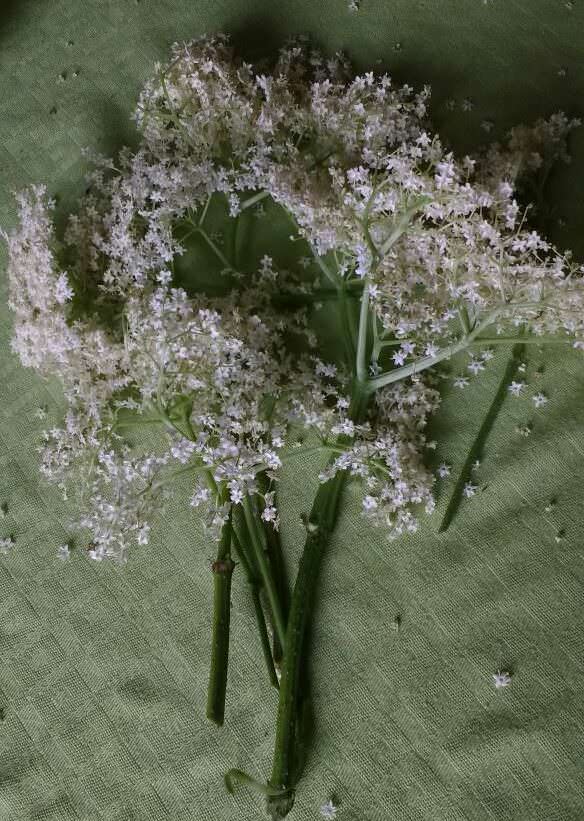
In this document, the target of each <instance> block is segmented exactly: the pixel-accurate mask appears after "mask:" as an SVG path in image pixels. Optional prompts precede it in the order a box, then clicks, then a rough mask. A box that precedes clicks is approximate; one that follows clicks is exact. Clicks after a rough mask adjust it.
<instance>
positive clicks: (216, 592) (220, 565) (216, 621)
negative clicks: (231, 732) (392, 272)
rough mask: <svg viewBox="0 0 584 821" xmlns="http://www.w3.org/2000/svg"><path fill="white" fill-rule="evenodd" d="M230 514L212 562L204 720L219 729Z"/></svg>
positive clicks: (224, 679) (226, 643)
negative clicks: (205, 715)
mask: <svg viewBox="0 0 584 821" xmlns="http://www.w3.org/2000/svg"><path fill="white" fill-rule="evenodd" d="M230 547H231V514H230V515H229V519H228V520H227V522H225V524H224V525H223V529H222V531H221V540H220V542H219V547H218V549H217V559H216V561H214V562H213V637H212V644H211V667H210V670H209V687H208V690H207V718H209V719H210V720H211V721H213V722H215V724H217V725H218V726H219V727H221V725H222V724H223V719H224V716H225V693H226V690H227V667H228V662H229V623H230V616H231V577H232V575H233V568H234V567H235V565H234V563H233V561H232V560H231V553H230Z"/></svg>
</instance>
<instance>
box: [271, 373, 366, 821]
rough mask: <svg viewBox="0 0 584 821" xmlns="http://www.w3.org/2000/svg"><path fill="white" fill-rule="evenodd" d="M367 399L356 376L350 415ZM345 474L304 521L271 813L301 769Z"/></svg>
mask: <svg viewBox="0 0 584 821" xmlns="http://www.w3.org/2000/svg"><path fill="white" fill-rule="evenodd" d="M367 403H368V396H367V394H366V393H365V392H364V391H363V386H362V385H361V384H360V383H357V382H356V383H355V386H354V389H353V401H352V403H351V408H350V410H349V413H350V416H351V418H352V419H353V420H354V421H360V420H361V419H363V417H364V415H365V411H366V408H367ZM341 443H342V442H341ZM345 478H346V476H345V474H344V472H340V473H337V474H336V476H334V478H333V479H330V480H329V481H328V482H325V483H324V484H322V485H321V486H320V487H319V489H318V492H317V494H316V498H315V500H314V504H313V507H312V511H311V513H310V516H309V518H308V521H307V525H306V529H307V536H306V544H305V547H304V552H303V554H302V557H301V559H300V565H299V568H298V575H297V577H296V583H295V585H294V591H293V593H292V601H291V605H290V614H289V617H288V633H287V638H286V652H285V654H284V664H283V667H282V678H281V680H280V697H279V704H278V722H277V727H276V742H275V750H274V762H273V769H272V777H271V779H270V782H269V787H270V788H271V789H272V790H274V791H275V793H276V794H273V795H269V796H268V799H267V807H268V812H269V813H270V814H271V816H272V818H273V819H280V818H284V817H285V816H286V815H287V814H288V813H289V812H290V810H291V809H292V806H293V804H294V789H295V786H296V783H297V781H298V779H299V777H300V774H301V767H302V763H303V758H304V740H305V739H304V732H305V728H304V727H303V726H302V715H304V714H306V710H305V709H304V708H305V706H306V704H307V700H306V699H305V698H304V695H305V694H304V693H303V692H302V684H303V682H304V680H305V679H304V670H305V663H306V659H305V658H304V656H305V653H304V648H305V642H306V637H307V631H308V627H309V623H310V618H311V615H312V608H313V602H314V598H315V595H316V590H317V585H318V577H319V571H320V566H321V562H322V557H323V554H324V549H325V547H326V545H327V543H328V540H329V537H330V535H331V533H332V532H333V529H334V526H335V523H336V520H337V514H338V508H339V500H340V496H341V492H342V489H343V485H344V482H345Z"/></svg>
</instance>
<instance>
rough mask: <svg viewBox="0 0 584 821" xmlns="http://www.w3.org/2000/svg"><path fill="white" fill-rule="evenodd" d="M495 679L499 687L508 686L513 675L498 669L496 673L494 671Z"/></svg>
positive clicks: (496, 685)
mask: <svg viewBox="0 0 584 821" xmlns="http://www.w3.org/2000/svg"><path fill="white" fill-rule="evenodd" d="M493 680H494V682H495V687H496V688H497V689H499V688H500V687H508V686H509V684H511V676H510V674H509V673H502V672H501V671H500V670H497V672H496V673H493Z"/></svg>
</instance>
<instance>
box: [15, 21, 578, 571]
mask: <svg viewBox="0 0 584 821" xmlns="http://www.w3.org/2000/svg"><path fill="white" fill-rule="evenodd" d="M429 96H430V89H429V87H424V88H423V89H422V90H421V91H420V92H415V91H414V89H413V88H411V87H410V86H408V85H403V86H397V85H395V83H394V82H393V80H392V79H391V77H389V76H388V75H387V74H383V75H381V76H375V75H374V74H373V73H372V72H369V73H366V74H364V75H361V76H357V77H353V76H352V75H351V72H350V66H349V65H348V63H347V61H346V60H345V59H344V58H343V57H342V55H336V56H335V57H334V58H333V59H329V60H326V59H325V58H323V57H322V55H320V54H319V53H318V52H316V51H315V50H314V49H311V48H310V47H309V45H308V44H307V43H306V42H304V41H303V40H302V39H299V40H296V41H294V42H291V43H290V44H289V45H287V46H286V47H285V48H283V49H282V50H281V52H280V55H279V58H278V60H277V62H276V64H275V66H274V67H273V69H272V70H271V71H269V72H267V73H256V72H255V71H254V69H253V67H252V66H251V65H249V64H247V63H245V62H244V61H243V60H241V59H240V58H238V57H237V56H236V55H235V53H234V52H233V49H232V48H231V46H230V43H229V40H228V38H227V37H226V36H223V35H216V36H212V37H204V38H201V39H198V40H194V41H191V42H187V43H177V44H175V45H174V46H173V47H172V53H171V56H170V59H169V61H168V62H167V63H166V64H164V65H162V64H157V66H156V70H155V73H154V76H153V77H152V78H151V80H149V81H148V82H147V84H146V85H145V87H144V89H143V91H142V93H141V95H140V98H139V101H138V105H137V108H136V111H135V114H134V119H135V122H136V124H137V126H138V128H139V130H140V132H141V137H142V141H141V145H140V147H139V149H138V150H137V151H136V152H135V153H132V152H130V151H129V149H123V150H122V151H121V152H120V153H119V156H118V158H117V159H116V161H115V163H114V162H113V161H112V160H110V159H108V158H106V157H102V156H100V155H97V154H95V153H93V152H91V151H88V152H86V153H87V156H88V158H89V159H90V160H91V161H92V162H93V166H94V167H93V171H92V172H91V173H90V174H89V175H88V183H89V188H88V191H87V193H86V195H85V196H84V198H83V199H82V201H81V203H80V207H79V209H78V212H77V214H75V215H71V216H70V217H69V220H68V223H67V228H66V231H65V233H64V236H63V240H62V241H58V240H57V239H56V237H55V235H54V231H53V228H52V225H51V218H50V214H51V211H52V209H53V207H54V202H53V201H51V200H50V199H48V197H47V193H46V190H45V188H44V187H43V186H33V187H32V188H31V189H30V190H29V191H28V192H23V193H21V194H20V195H18V204H19V218H20V224H19V227H18V229H17V230H16V231H14V232H13V233H12V234H11V235H7V234H5V233H4V232H3V236H4V237H5V239H6V240H7V242H8V246H9V269H8V274H9V284H10V303H9V304H10V307H11V308H12V310H13V311H14V314H15V331H14V339H13V348H14V350H15V352H16V353H17V354H18V355H19V356H20V358H21V361H22V363H23V364H24V365H25V366H29V367H33V368H35V369H37V370H38V371H39V372H40V373H42V374H43V375H45V376H58V377H59V379H60V380H61V382H62V384H63V390H64V394H65V397H66V400H67V402H68V412H67V416H66V420H65V425H64V427H62V428H54V429H52V430H50V431H47V432H46V433H45V441H44V444H43V446H42V448H41V459H42V470H43V473H44V474H45V476H46V477H47V478H48V479H51V480H53V481H56V482H57V483H58V484H59V486H60V487H61V489H62V490H63V492H64V493H65V494H66V493H67V490H68V488H69V489H71V488H73V489H74V490H75V491H79V493H80V494H81V495H82V498H83V504H84V514H83V517H82V522H81V523H82V525H83V526H84V527H87V528H89V530H90V531H91V534H92V540H93V544H94V547H93V552H94V555H95V556H96V557H98V558H103V557H106V556H113V557H115V558H118V559H120V560H123V559H124V558H125V556H126V553H127V549H128V545H129V544H130V543H131V542H132V541H136V542H138V543H141V544H144V543H146V542H147V541H148V534H149V530H150V527H151V525H150V520H151V519H152V518H153V516H154V513H155V512H156V511H157V510H158V509H160V506H161V505H162V504H163V501H164V496H165V493H164V486H165V481H166V479H167V478H168V477H170V476H171V475H172V474H173V466H176V465H177V463H178V464H179V465H180V466H182V467H181V468H180V469H181V470H192V477H194V478H193V480H192V481H193V488H192V496H191V504H192V505H193V506H195V507H201V508H202V509H203V510H204V511H205V520H206V523H207V526H208V527H209V528H210V529H211V531H212V533H213V534H214V535H215V536H218V534H219V531H220V528H221V526H222V524H223V522H224V521H225V520H226V518H227V516H228V512H229V508H230V506H231V505H237V504H240V503H241V502H242V501H243V500H244V499H245V498H246V497H247V496H254V495H255V496H259V497H261V505H260V510H261V516H262V518H263V519H264V521H265V522H268V523H272V525H273V526H274V527H278V522H279V518H278V512H277V509H276V507H275V504H274V498H275V497H274V491H273V490H272V489H271V485H270V489H269V490H267V491H266V490H265V486H264V485H263V484H262V487H263V488H264V489H263V491H262V492H260V487H259V483H258V482H257V477H258V474H260V473H261V474H263V475H264V476H266V477H267V479H268V480H269V482H271V483H273V482H275V481H276V480H277V479H278V475H279V469H280V466H281V460H282V453H283V451H284V450H285V446H286V444H287V443H289V441H290V432H291V431H292V430H296V428H297V427H298V426H301V427H304V428H308V429H311V430H313V431H314V432H315V433H316V434H317V435H318V437H320V440H321V441H322V443H323V446H324V447H328V448H329V449H331V448H332V452H333V455H334V459H333V461H332V462H331V464H330V465H329V467H328V468H327V469H326V470H325V471H324V472H323V474H322V476H321V480H323V481H325V480H326V479H328V478H330V477H331V476H333V475H334V474H335V473H336V472H337V471H339V470H345V471H348V472H349V473H350V474H351V475H353V476H355V477H358V478H359V479H360V480H361V483H362V487H363V493H364V499H363V511H364V515H365V516H367V517H368V518H369V519H370V520H371V521H373V522H375V523H377V524H380V525H382V526H383V527H385V528H386V529H387V530H388V533H389V534H390V535H391V536H395V535H399V534H400V533H402V532H405V531H411V530H413V529H415V527H416V522H417V519H416V510H417V509H418V508H419V506H420V505H421V506H422V507H423V508H424V509H425V510H426V511H427V512H430V511H431V510H432V509H433V504H434V503H433V498H432V482H433V478H432V476H431V474H430V473H429V471H428V470H427V469H426V468H425V467H424V461H423V451H424V448H425V447H426V446H427V443H426V441H425V438H424V432H423V431H424V427H425V425H426V421H427V418H428V416H429V415H430V414H431V413H432V412H433V411H434V410H435V408H436V407H437V404H438V399H439V397H438V394H437V392H436V391H435V390H434V389H433V388H432V387H430V385H431V380H429V379H428V378H427V373H426V374H424V370H425V369H427V368H431V367H432V366H433V365H434V364H435V363H436V362H438V361H440V359H441V358H445V357H447V356H450V355H451V351H452V352H456V350H463V349H464V346H465V344H466V340H470V339H471V338H474V336H477V335H478V334H479V333H480V332H481V331H482V330H486V329H488V328H490V327H491V326H492V327H494V328H495V330H496V333H498V334H505V333H511V334H513V332H514V331H515V333H516V332H517V329H518V328H522V329H525V330H527V331H529V332H530V333H532V334H536V335H544V334H554V335H564V336H569V337H570V338H571V339H572V340H573V344H574V346H575V347H584V310H583V309H584V287H583V285H582V276H581V273H582V269H581V268H578V267H577V266H575V265H574V264H573V263H572V261H571V258H570V255H569V254H564V255H562V254H560V253H559V252H558V251H557V250H556V249H555V248H553V247H552V246H551V245H550V244H549V243H548V242H547V241H546V240H544V239H543V238H542V237H541V236H540V235H539V234H538V233H537V232H536V231H534V230H531V229H529V228H528V227H527V226H526V212H523V213H522V211H521V208H520V206H519V204H518V201H517V189H518V186H519V185H520V183H521V180H522V179H523V178H524V176H525V175H527V174H529V173H537V172H538V170H540V169H541V168H547V167H548V165H549V163H550V162H552V161H553V160H554V159H555V158H560V159H566V158H567V153H566V139H567V136H568V134H569V133H570V131H571V130H572V129H573V128H574V127H576V125H578V123H577V121H575V120H568V119H567V118H566V117H565V116H564V115H563V114H558V115H554V116H553V117H552V118H550V119H549V120H547V121H538V122H537V123H536V125H535V127H532V128H526V127H519V128H517V129H514V130H513V131H512V132H511V134H510V136H509V140H508V143H507V144H506V145H501V144H495V145H494V146H492V147H491V148H490V149H489V150H488V151H487V152H486V153H484V154H483V155H481V156H477V157H475V158H472V157H469V156H466V157H463V158H462V159H458V158H455V157H454V155H453V153H452V152H451V151H450V150H448V148H447V147H446V146H445V145H444V144H443V142H442V141H441V140H440V138H439V137H438V136H437V135H436V134H433V133H432V131H431V128H430V125H429V123H428V120H427V105H428V100H429ZM217 196H219V197H221V198H225V200H226V202H227V204H228V209H229V214H230V217H231V218H236V217H238V215H239V214H240V213H241V212H242V211H243V210H244V209H245V208H247V207H248V206H249V204H250V203H252V204H259V206H258V207H263V206H262V203H261V200H262V199H263V198H267V197H270V198H271V199H272V201H273V202H274V203H276V204H277V205H278V206H280V207H281V208H282V209H284V211H285V212H286V213H287V215H288V217H289V218H290V222H291V224H292V226H293V228H292V229H291V230H293V231H294V234H293V236H294V239H295V240H296V239H301V240H302V241H303V242H304V244H305V245H306V247H307V251H306V253H307V254H311V255H312V258H311V257H310V256H306V255H305V256H303V257H302V258H301V260H300V262H299V265H300V268H301V269H302V270H300V271H296V272H290V271H284V270H279V269H278V266H277V265H276V264H275V263H274V259H273V258H272V257H271V256H269V255H266V256H264V258H263V260H262V261H261V264H260V268H259V270H257V271H248V272H245V276H244V272H242V271H236V270H235V268H234V264H233V262H232V261H230V260H229V259H227V257H225V255H224V254H223V252H221V251H217V249H216V248H215V252H216V253H217V255H218V256H219V257H220V259H221V260H222V265H223V267H224V273H227V274H230V275H233V280H234V282H235V284H233V285H232V290H231V292H230V293H229V294H228V295H227V296H225V297H222V298H221V299H219V298H214V299H209V298H205V297H202V296H200V295H197V296H196V297H192V296H190V295H189V294H187V292H186V291H185V290H184V289H183V288H180V287H176V283H175V278H174V261H175V260H176V259H177V258H178V257H180V256H181V255H183V254H184V253H185V251H186V245H185V242H186V240H185V239H184V238H183V239H182V240H181V239H180V237H179V234H178V233H177V231H176V227H177V225H181V224H182V225H185V224H187V225H188V226H189V228H190V233H193V232H195V233H196V232H199V233H200V232H201V231H202V228H201V226H202V225H203V222H204V219H205V215H206V213H207V208H208V206H209V203H210V201H211V198H212V197H217ZM208 240H209V244H210V245H211V246H213V243H212V242H211V241H210V238H208ZM315 271H317V273H316V274H315V273H314V272H315ZM323 287H324V288H328V289H329V291H330V290H331V289H332V290H333V291H335V292H336V293H337V295H339V298H340V296H341V295H342V296H343V299H345V300H347V299H349V295H350V294H351V293H352V294H353V295H354V294H357V295H358V296H359V297H360V299H361V304H362V305H363V306H364V308H365V309H366V312H365V314H363V311H362V314H363V315H364V316H365V319H366V321H367V324H368V327H369V331H370V332H372V336H373V353H372V357H371V361H370V362H367V363H363V362H360V363H358V366H359V367H358V369H357V370H358V373H357V374H356V375H357V377H358V378H359V379H361V381H362V380H363V378H364V376H363V373H362V371H363V370H365V371H366V376H369V374H370V373H372V374H373V376H374V377H375V381H376V382H377V383H378V384H377V385H376V387H377V392H376V402H375V403H373V406H372V407H370V408H369V411H368V413H366V414H365V415H364V418H360V417H359V418H358V416H357V415H356V414H355V409H354V408H353V407H352V406H351V399H350V394H351V390H352V386H353V378H354V377H355V373H353V372H352V370H353V367H352V366H353V363H354V361H355V360H354V357H355V350H352V351H351V347H353V348H357V345H356V339H355V336H356V334H355V332H354V330H353V329H352V327H351V317H350V311H348V313H347V315H346V317H345V324H344V326H343V331H342V333H343V334H344V337H345V340H344V341H345V342H346V343H347V361H346V362H345V363H344V364H341V363H329V362H325V361H323V357H322V356H321V355H320V354H319V350H318V336H317V334H316V331H315V328H314V327H313V326H311V325H310V322H309V312H308V310H307V309H305V308H303V307H300V308H298V309H297V310H295V311H293V312H290V310H287V311H285V310H284V308H283V307H281V306H279V304H278V301H277V297H282V296H284V297H286V298H288V297H290V295H292V296H295V297H303V298H304V297H305V298H307V299H308V301H309V302H310V300H311V299H312V300H313V301H314V299H315V298H316V296H317V294H318V292H319V290H322V289H323ZM317 304H318V303H317ZM353 318H354V317H353ZM290 333H294V334H296V335H299V336H300V337H301V339H302V341H303V343H304V349H303V351H302V352H298V351H297V352H295V353H294V354H292V353H291V350H290V349H289V347H288V346H287V338H288V336H289V335H290ZM365 339H367V334H365ZM362 343H363V339H362V338H360V345H359V349H358V353H359V352H362V350H361V349H362V348H363V344H362ZM457 345H458V347H456V346H457ZM388 346H389V347H388ZM359 355H360V354H359ZM351 357H352V358H353V362H351V361H349V360H350V359H351ZM483 359H485V360H486V359H487V356H486V355H485V356H484V357H482V359H481V360H476V359H474V358H473V359H472V361H471V364H470V365H469V370H471V371H472V372H473V373H476V372H478V371H479V370H482V368H483V362H482V360H483ZM410 366H411V367H410ZM400 369H403V370H400ZM384 377H389V379H390V381H391V380H395V381H394V382H393V383H392V384H390V382H389V381H388V380H387V379H386V380H385V381H384ZM422 378H424V379H425V382H424V381H422ZM380 380H381V381H380ZM458 382H459V386H460V387H463V386H464V385H465V384H466V383H467V377H459V380H458ZM455 384H456V383H455ZM140 420H143V421H148V422H157V423H159V424H160V426H161V427H162V426H163V428H162V429H164V430H165V431H166V433H167V438H166V440H165V442H164V444H163V445H161V446H160V448H159V449H158V450H156V448H152V449H146V450H145V451H144V450H143V451H142V452H138V451H135V450H131V449H130V448H129V447H128V446H126V444H125V443H124V440H123V438H122V436H120V430H122V429H123V426H124V424H130V422H132V423H133V422H137V421H140Z"/></svg>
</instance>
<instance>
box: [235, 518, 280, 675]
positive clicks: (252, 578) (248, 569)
mask: <svg viewBox="0 0 584 821" xmlns="http://www.w3.org/2000/svg"><path fill="white" fill-rule="evenodd" d="M232 535H233V547H234V548H235V552H236V554H237V558H238V559H239V561H240V562H241V564H242V565H243V569H244V571H245V575H246V577H247V581H248V584H249V588H250V591H251V597H252V601H253V607H254V613H255V618H256V622H257V625H258V630H259V634H260V642H261V645H262V652H263V655H264V660H265V662H266V668H267V671H268V676H269V678H270V683H271V684H272V686H273V687H275V688H276V689H278V688H279V683H278V676H277V675H276V668H275V667H274V659H273V657H272V651H271V649H270V638H269V636H268V629H267V627H266V620H265V617H264V611H263V609H262V603H261V599H260V588H261V581H260V579H259V578H258V577H257V575H256V574H255V571H254V569H253V568H252V565H251V563H250V561H249V559H248V557H247V556H246V553H245V550H244V548H243V545H242V544H241V542H240V541H239V539H238V537H237V534H236V532H235V528H233V534H232Z"/></svg>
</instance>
